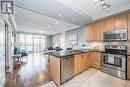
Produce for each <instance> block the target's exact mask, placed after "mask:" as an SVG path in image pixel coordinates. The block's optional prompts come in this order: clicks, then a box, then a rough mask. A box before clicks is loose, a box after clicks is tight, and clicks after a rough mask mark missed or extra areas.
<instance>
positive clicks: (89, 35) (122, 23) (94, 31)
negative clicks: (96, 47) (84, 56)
mask: <svg viewBox="0 0 130 87" xmlns="http://www.w3.org/2000/svg"><path fill="white" fill-rule="evenodd" d="M114 29H128V32H130V13H129V14H123V15H119V16H115V17H111V18H109V19H106V20H104V21H100V22H96V23H93V24H90V25H87V27H86V31H85V33H86V34H85V35H86V36H85V37H86V41H103V33H104V32H108V31H111V30H114ZM128 37H129V40H130V35H128Z"/></svg>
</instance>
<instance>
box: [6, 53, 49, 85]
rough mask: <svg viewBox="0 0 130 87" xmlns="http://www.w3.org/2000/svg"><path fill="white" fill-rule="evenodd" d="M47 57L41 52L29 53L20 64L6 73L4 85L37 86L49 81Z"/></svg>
mask: <svg viewBox="0 0 130 87" xmlns="http://www.w3.org/2000/svg"><path fill="white" fill-rule="evenodd" d="M48 65H49V64H48V57H47V56H45V55H43V54H41V53H34V54H29V55H28V58H26V57H25V58H23V62H22V65H21V66H17V67H16V68H14V70H13V72H12V73H7V74H6V83H5V86H4V87H35V86H36V87H37V86H39V85H42V84H44V83H46V82H49V81H50V76H49V66H48Z"/></svg>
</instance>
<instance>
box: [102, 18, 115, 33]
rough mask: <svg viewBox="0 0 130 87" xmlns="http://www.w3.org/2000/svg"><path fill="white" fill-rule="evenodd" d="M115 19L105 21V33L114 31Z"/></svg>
mask: <svg viewBox="0 0 130 87" xmlns="http://www.w3.org/2000/svg"><path fill="white" fill-rule="evenodd" d="M114 21H115V20H114V18H111V19H107V20H105V21H104V32H107V31H111V30H113V29H114Z"/></svg>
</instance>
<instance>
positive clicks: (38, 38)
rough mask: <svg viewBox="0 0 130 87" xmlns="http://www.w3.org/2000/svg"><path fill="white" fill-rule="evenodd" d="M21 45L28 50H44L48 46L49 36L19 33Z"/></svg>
mask: <svg viewBox="0 0 130 87" xmlns="http://www.w3.org/2000/svg"><path fill="white" fill-rule="evenodd" d="M19 38H20V42H19V43H21V44H22V45H21V47H22V48H24V49H25V50H26V51H28V52H42V51H44V49H45V48H46V45H47V44H46V43H47V37H46V36H43V35H33V34H21V33H20V34H19Z"/></svg>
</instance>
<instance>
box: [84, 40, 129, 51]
mask: <svg viewBox="0 0 130 87" xmlns="http://www.w3.org/2000/svg"><path fill="white" fill-rule="evenodd" d="M105 45H126V46H127V51H128V53H130V41H127V42H126V41H125V42H86V46H87V48H88V49H90V50H95V49H99V50H100V51H104V50H105Z"/></svg>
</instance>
